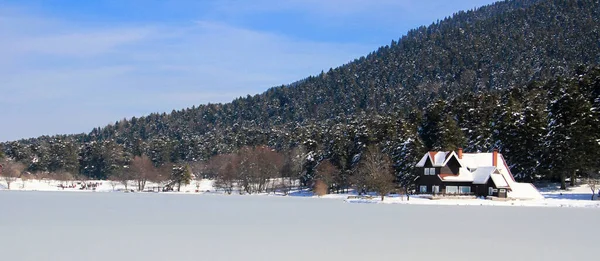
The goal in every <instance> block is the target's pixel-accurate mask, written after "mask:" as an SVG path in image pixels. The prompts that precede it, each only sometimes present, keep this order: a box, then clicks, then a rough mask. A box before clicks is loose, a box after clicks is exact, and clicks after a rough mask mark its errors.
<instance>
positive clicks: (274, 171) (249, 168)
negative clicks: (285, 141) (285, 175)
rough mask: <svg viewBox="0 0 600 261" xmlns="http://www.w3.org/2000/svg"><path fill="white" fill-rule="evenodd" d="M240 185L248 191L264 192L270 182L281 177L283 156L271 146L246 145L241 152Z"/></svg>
mask: <svg viewBox="0 0 600 261" xmlns="http://www.w3.org/2000/svg"><path fill="white" fill-rule="evenodd" d="M238 155H239V157H240V168H239V180H240V182H239V183H240V187H241V188H242V189H243V190H244V191H245V192H247V193H249V194H252V193H260V192H264V191H265V190H266V189H267V186H268V185H269V182H270V181H271V180H272V179H274V178H279V177H280V174H281V167H282V166H283V156H281V154H279V153H278V152H276V151H274V150H272V149H271V148H269V147H265V146H261V147H256V148H251V147H245V148H242V149H241V150H240V152H239V154H238Z"/></svg>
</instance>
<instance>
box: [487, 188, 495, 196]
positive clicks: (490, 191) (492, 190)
mask: <svg viewBox="0 0 600 261" xmlns="http://www.w3.org/2000/svg"><path fill="white" fill-rule="evenodd" d="M493 195H494V188H492V187H489V188H488V196H493Z"/></svg>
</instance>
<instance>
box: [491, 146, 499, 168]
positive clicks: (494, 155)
mask: <svg viewBox="0 0 600 261" xmlns="http://www.w3.org/2000/svg"><path fill="white" fill-rule="evenodd" d="M492 164H494V167H498V149H494V153H492Z"/></svg>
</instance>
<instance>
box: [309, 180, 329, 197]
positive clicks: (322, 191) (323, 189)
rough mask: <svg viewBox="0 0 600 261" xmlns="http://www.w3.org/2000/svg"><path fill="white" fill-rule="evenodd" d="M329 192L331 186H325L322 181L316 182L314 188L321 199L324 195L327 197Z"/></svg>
mask: <svg viewBox="0 0 600 261" xmlns="http://www.w3.org/2000/svg"><path fill="white" fill-rule="evenodd" d="M328 190H329V186H327V184H325V182H323V181H321V180H317V181H315V185H314V187H313V191H314V193H315V194H317V195H318V196H319V197H320V196H323V195H327V192H328Z"/></svg>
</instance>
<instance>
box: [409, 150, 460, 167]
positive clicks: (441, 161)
mask: <svg viewBox="0 0 600 261" xmlns="http://www.w3.org/2000/svg"><path fill="white" fill-rule="evenodd" d="M452 156H454V157H455V158H456V159H457V160H458V163H459V164H460V165H461V166H463V164H462V162H461V161H460V160H459V159H458V156H457V155H456V153H455V152H454V151H430V152H427V153H426V154H425V155H424V156H423V157H422V158H421V160H420V161H419V162H418V163H417V165H416V166H417V167H424V166H425V163H426V162H427V159H430V160H431V164H432V165H433V166H434V167H442V166H445V165H446V163H448V160H450V158H451V157H452Z"/></svg>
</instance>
